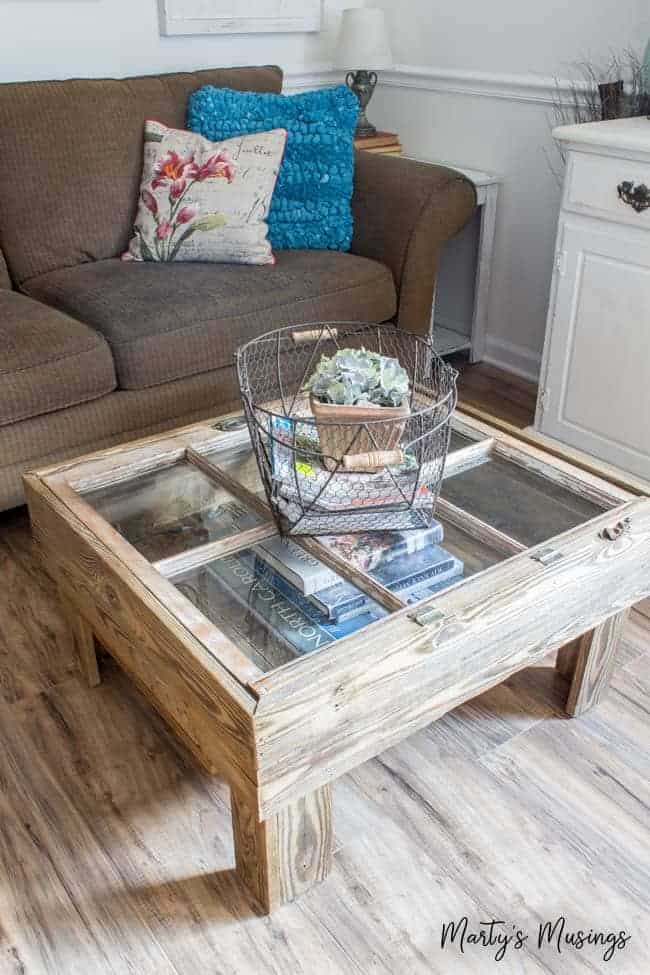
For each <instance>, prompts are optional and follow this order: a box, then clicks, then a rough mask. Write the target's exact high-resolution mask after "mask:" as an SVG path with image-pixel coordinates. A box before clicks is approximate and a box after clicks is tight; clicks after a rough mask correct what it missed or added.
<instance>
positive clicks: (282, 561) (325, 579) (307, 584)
mask: <svg viewBox="0 0 650 975" xmlns="http://www.w3.org/2000/svg"><path fill="white" fill-rule="evenodd" d="M257 553H258V555H259V556H260V558H262V559H264V561H265V562H267V563H268V564H269V565H270V566H271V567H272V568H273V569H275V570H276V572H278V573H279V574H280V575H281V576H284V578H285V579H286V580H287V581H288V582H290V583H291V585H292V586H295V587H296V589H298V590H299V591H300V592H301V593H304V594H305V595H306V596H309V595H311V593H313V592H316V591H317V590H318V589H326V588H327V587H328V586H334V585H335V584H336V583H337V582H339V581H340V576H338V575H337V574H336V572H334V571H333V570H332V569H330V568H329V567H328V566H326V565H323V563H322V562H319V561H318V559H315V558H314V556H313V555H310V554H309V552H305V550H304V549H303V548H301V547H300V545H296V543H295V542H292V541H291V539H289V538H279V537H277V538H269V540H268V541H266V542H260V544H259V545H258V546H257Z"/></svg>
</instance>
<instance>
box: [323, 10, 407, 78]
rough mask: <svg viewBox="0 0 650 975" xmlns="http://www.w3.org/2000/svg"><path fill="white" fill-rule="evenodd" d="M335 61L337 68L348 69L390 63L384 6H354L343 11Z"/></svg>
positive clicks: (381, 65)
mask: <svg viewBox="0 0 650 975" xmlns="http://www.w3.org/2000/svg"><path fill="white" fill-rule="evenodd" d="M336 63H337V65H338V67H339V68H347V69H348V70H350V71H353V70H362V71H376V70H377V69H379V68H390V67H392V64H393V59H392V56H391V53H390V44H389V43H388V31H387V30H386V20H385V18H384V11H383V10H379V9H378V8H377V7H353V8H350V9H348V10H344V11H343V14H342V17H341V30H340V33H339V42H338V47H337V51H336Z"/></svg>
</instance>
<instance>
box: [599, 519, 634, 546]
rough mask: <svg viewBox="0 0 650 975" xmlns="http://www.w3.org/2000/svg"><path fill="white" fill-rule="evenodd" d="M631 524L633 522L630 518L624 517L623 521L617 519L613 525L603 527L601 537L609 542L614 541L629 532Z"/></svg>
mask: <svg viewBox="0 0 650 975" xmlns="http://www.w3.org/2000/svg"><path fill="white" fill-rule="evenodd" d="M630 524H631V522H630V519H629V518H623V520H622V521H617V522H616V524H615V525H612V526H611V527H610V526H609V525H608V526H607V527H605V528H603V529H602V531H601V532H600V537H601V538H604V539H605V540H606V541H608V542H614V541H616V539H617V538H620V537H621V535H624V534H625V532H629V530H630Z"/></svg>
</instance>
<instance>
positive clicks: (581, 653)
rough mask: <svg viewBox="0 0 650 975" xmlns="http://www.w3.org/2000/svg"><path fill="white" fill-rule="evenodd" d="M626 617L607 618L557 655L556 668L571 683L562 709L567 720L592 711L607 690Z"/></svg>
mask: <svg viewBox="0 0 650 975" xmlns="http://www.w3.org/2000/svg"><path fill="white" fill-rule="evenodd" d="M627 615H628V614H627V610H626V611H624V612H622V613H617V614H616V615H615V616H610V617H609V619H607V620H605V622H604V623H601V625H600V626H597V627H596V628H595V629H594V630H590V631H589V632H588V633H585V634H584V636H582V637H580V639H578V640H574V641H573V642H572V643H569V644H567V645H566V647H562V649H561V650H560V652H559V653H558V658H557V663H556V668H557V670H558V671H559V672H560V673H561V674H562V675H563V676H564V677H568V678H569V680H570V681H571V684H570V687H569V693H568V695H567V701H566V705H565V707H566V711H567V714H570V715H571V717H577V716H578V715H580V714H584V713H585V711H588V710H589V709H590V708H593V707H594V706H595V705H596V704H598V702H599V701H600V699H601V697H602V696H603V694H604V693H605V691H606V690H607V687H608V686H609V681H610V678H611V674H612V668H613V666H614V659H615V657H616V651H617V648H618V643H619V640H620V637H621V633H622V631H623V627H624V625H625V621H626V619H627Z"/></svg>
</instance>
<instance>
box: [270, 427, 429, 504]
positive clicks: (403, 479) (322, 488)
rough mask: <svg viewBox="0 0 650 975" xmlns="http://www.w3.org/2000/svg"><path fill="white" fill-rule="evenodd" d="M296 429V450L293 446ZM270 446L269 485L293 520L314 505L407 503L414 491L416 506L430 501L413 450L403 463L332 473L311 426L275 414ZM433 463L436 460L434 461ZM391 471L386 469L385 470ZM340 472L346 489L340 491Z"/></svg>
mask: <svg viewBox="0 0 650 975" xmlns="http://www.w3.org/2000/svg"><path fill="white" fill-rule="evenodd" d="M294 434H295V445H296V448H297V449H296V450H295V451H294V449H293V445H294ZM269 451H270V457H271V470H272V476H273V490H274V493H275V495H276V497H277V498H278V505H279V507H280V510H281V511H282V513H283V514H284V515H285V516H286V517H287V518H288V519H289V520H290V521H295V520H297V519H298V517H299V516H300V513H301V512H300V508H301V507H305V506H308V505H310V506H311V505H313V508H314V510H315V511H340V510H342V509H348V508H350V507H353V506H354V505H355V504H356V505H359V506H364V507H365V506H371V505H386V504H410V503H411V498H412V496H413V493H414V491H415V490H416V486H417V482H418V477H419V480H420V486H419V488H418V489H417V495H416V497H415V499H414V504H415V505H427V504H431V499H432V494H431V491H430V490H429V487H428V486H427V481H428V476H427V468H428V467H429V466H430V465H424V466H423V468H422V469H421V470H419V469H418V464H417V461H416V459H415V457H414V456H413V454H411V453H408V452H407V453H406V455H405V458H404V462H403V463H402V464H400V465H397V466H391V467H390V468H389V469H388V470H386V469H382V470H380V471H378V472H376V473H372V474H371V473H367V474H364V473H354V472H349V471H346V472H343V471H339V472H337V473H333V472H332V471H329V470H327V469H326V468H325V467H324V466H323V465H322V463H321V455H320V447H319V442H318V438H317V434H316V431H315V429H314V428H313V427H312V426H311V425H310V424H307V423H302V424H301V423H300V419H297V420H294V419H288V418H282V417H273V418H272V419H271V422H270V431H269ZM433 463H434V464H437V463H438V462H437V461H434V462H433ZM389 471H390V473H389ZM341 477H345V478H346V486H347V488H348V490H346V491H345V492H344V493H343V492H341V489H340V488H341Z"/></svg>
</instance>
